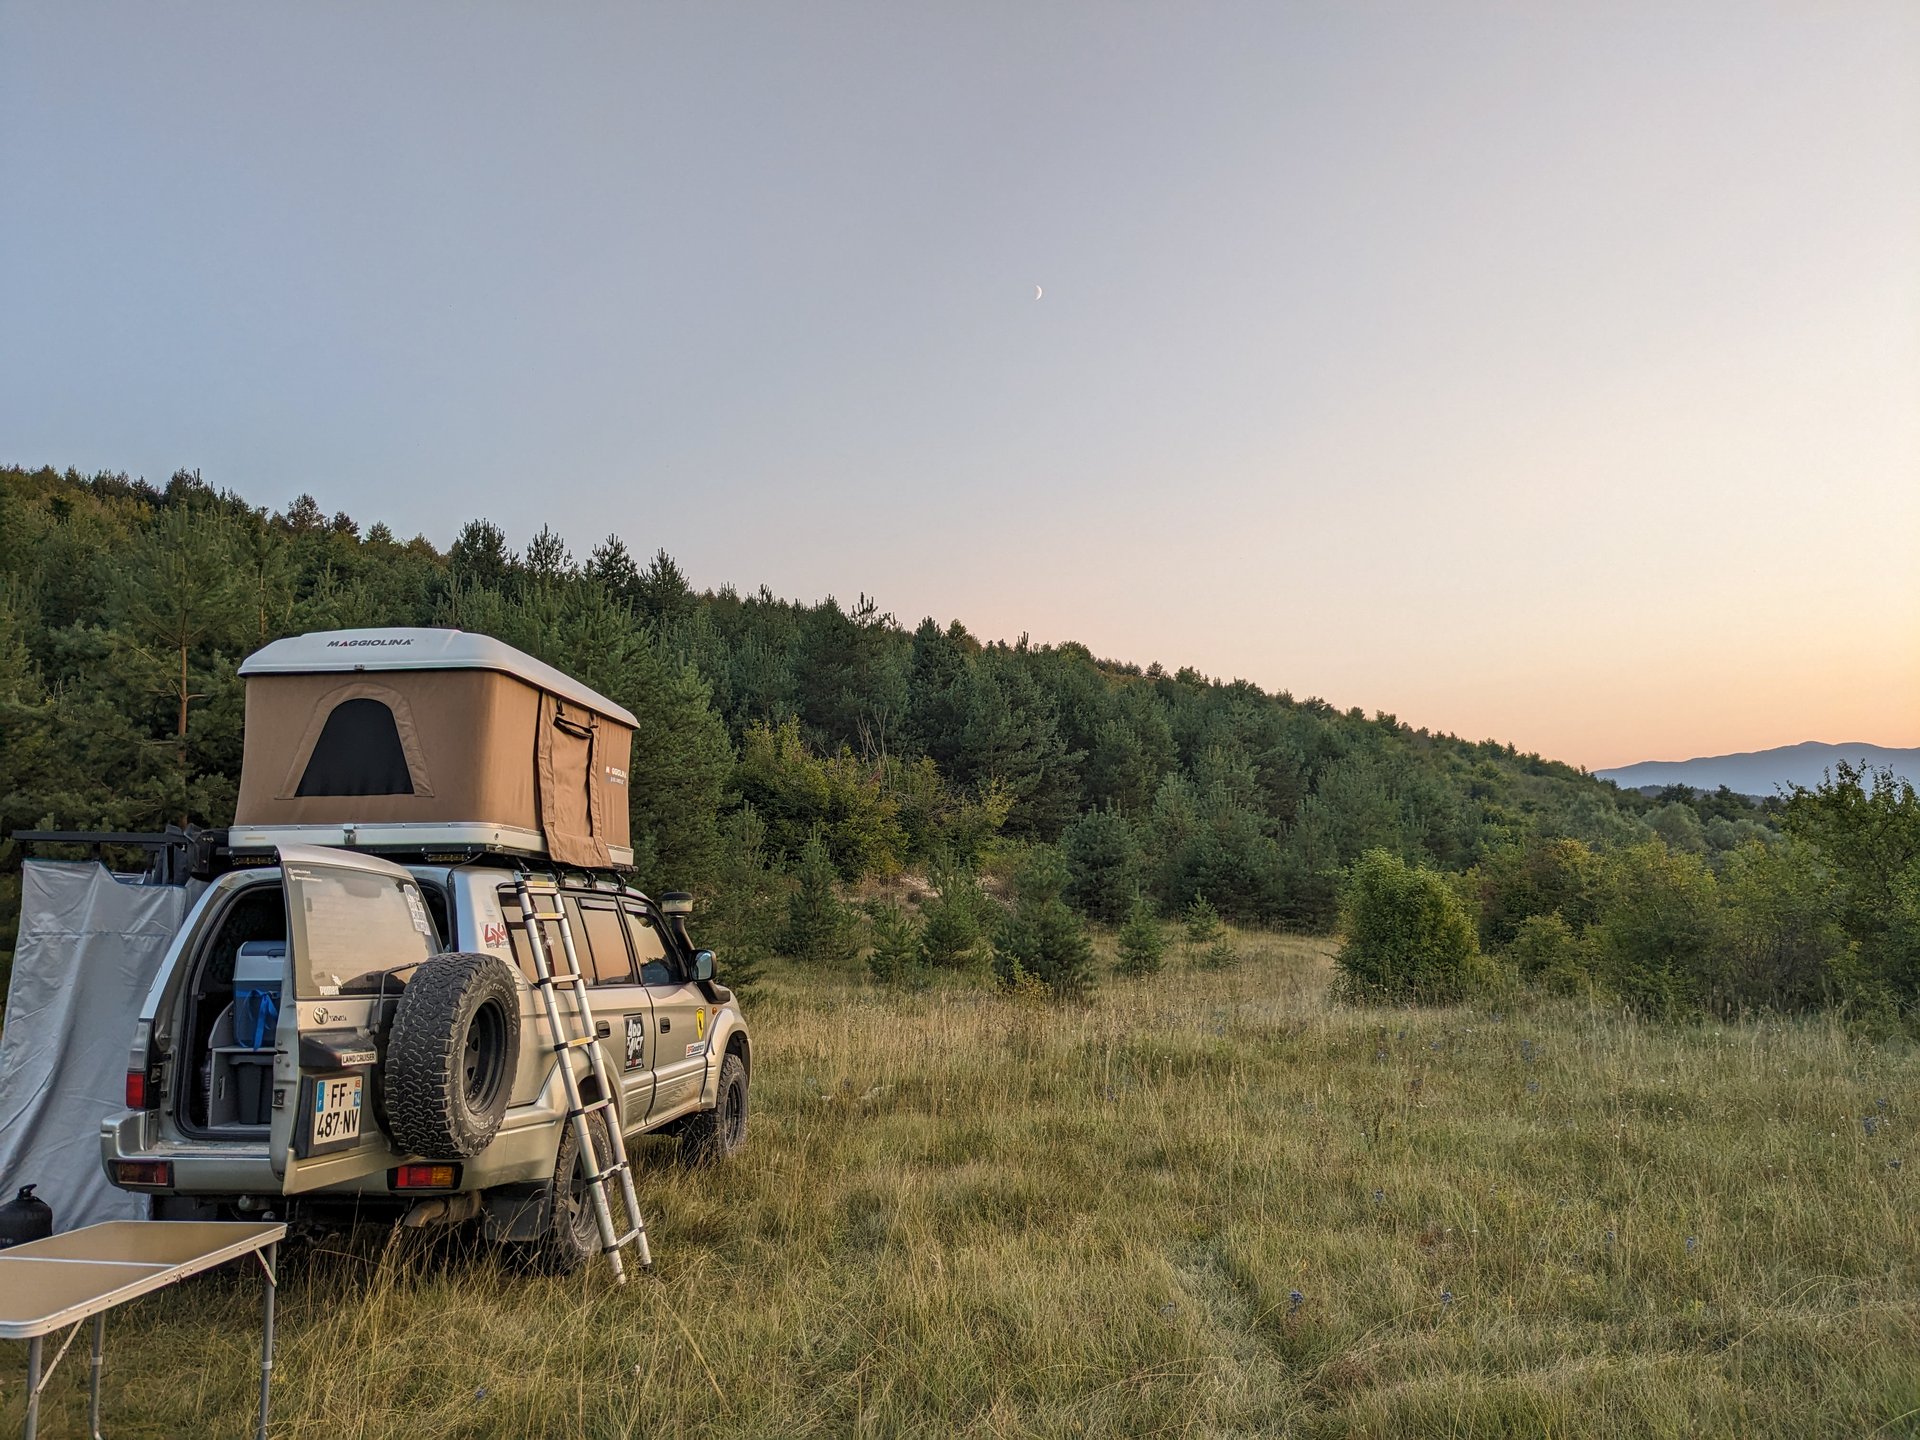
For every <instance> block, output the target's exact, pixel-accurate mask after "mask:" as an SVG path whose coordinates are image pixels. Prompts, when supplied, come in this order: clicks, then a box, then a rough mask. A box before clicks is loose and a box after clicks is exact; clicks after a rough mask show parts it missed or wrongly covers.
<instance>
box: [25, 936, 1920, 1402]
mask: <svg viewBox="0 0 1920 1440" xmlns="http://www.w3.org/2000/svg"><path fill="white" fill-rule="evenodd" d="M1243 948H1244V949H1245V950H1247V951H1248V952H1249V959H1248V960H1247V962H1246V963H1245V964H1243V965H1242V966H1241V967H1239V968H1238V969H1237V970H1232V971H1226V972H1218V973H1215V972H1198V971H1192V970H1187V969H1183V968H1181V967H1180V966H1179V964H1178V963H1177V962H1176V963H1175V965H1174V966H1173V968H1171V969H1170V970H1169V971H1168V972H1167V973H1166V974H1165V975H1163V976H1161V977H1159V978H1158V979H1157V980H1155V981H1152V982H1131V981H1129V982H1122V981H1109V982H1108V983H1106V984H1105V985H1103V987H1102V988H1101V990H1100V992H1099V994H1098V996H1097V997H1096V998H1095V999H1094V1000H1093V1002H1092V1003H1091V1004H1090V1005H1089V1006H1086V1007H1083V1008H1060V1007H1050V1006H1046V1005H1034V1004H1029V1003H1022V1002H1018V1001H1013V1000H1007V999H1003V998H1000V997H998V996H995V995H992V994H989V993H987V992H986V991H983V990H977V989H935V990H930V991H925V992H920V993H917V994H903V995H894V994H884V993H880V992H876V991H874V990H873V989H871V988H870V987H865V986H862V985H859V984H857V983H855V982H853V981H851V980H847V981H838V980H835V981H826V982H822V981H819V980H817V979H811V978H809V979H805V980H802V979H800V978H797V977H795V976H793V975H792V974H791V973H782V974H780V975H777V976H776V977H775V978H774V980H773V981H772V982H770V983H769V985H768V987H767V990H766V993H765V994H764V995H763V996H762V997H761V998H760V999H759V1001H758V1003H757V1005H756V1007H755V1009H754V1011H753V1019H754V1021H755V1023H756V1026H757V1031H756V1068H755V1073H754V1083H753V1104H754V1110H753V1121H752V1125H753V1128H752V1135H751V1139H750V1143H749V1146H748V1149H747V1151H746V1153H745V1154H744V1155H743V1156H741V1157H740V1158H739V1159H738V1160H737V1161H736V1162H734V1163H732V1164H731V1165H729V1166H727V1167H725V1168H723V1169H721V1170H718V1171H714V1172H706V1173H699V1172H693V1173H689V1172H683V1171H681V1170H679V1169H677V1168H675V1167H674V1166H673V1165H672V1164H671V1163H670V1161H669V1159H668V1152H666V1151H665V1150H664V1149H659V1150H647V1151H644V1152H643V1153H644V1154H645V1155H646V1156H647V1159H648V1162H649V1163H648V1165H647V1167H646V1168H645V1170H644V1171H643V1174H642V1176H641V1195H642V1201H643V1204H644V1205H645V1206H646V1207H647V1210H648V1220H649V1223H650V1227H651V1231H652V1235H653V1240H654V1251H655V1255H656V1268H655V1273H654V1274H653V1275H652V1276H651V1277H648V1278H646V1279H644V1280H642V1281H640V1282H637V1283H635V1284H633V1285H631V1286H629V1287H628V1288H627V1289H626V1290H624V1291H613V1290H609V1289H606V1288H604V1287H603V1285H602V1284H601V1283H600V1277H599V1276H597V1275H596V1276H591V1277H584V1278H577V1279H573V1280H566V1281H553V1280H529V1279H525V1278H522V1277H520V1276H518V1275H516V1274H514V1273H512V1272H511V1271H509V1270H504V1269H502V1268H500V1267H499V1266H498V1265H496V1264H495V1263H494V1261H493V1260H491V1259H490V1258H488V1257H487V1256H485V1255H484V1254H481V1255H472V1254H467V1253H463V1252H461V1251H459V1250H457V1249H456V1248H454V1247H450V1246H449V1245H447V1244H446V1243H444V1242H441V1243H439V1244H435V1243H432V1242H430V1241H426V1240H422V1239H421V1238H420V1237H418V1236H408V1237H405V1238H404V1239H400V1240H393V1239H391V1238H390V1237H389V1236H388V1235H386V1234H383V1233H380V1232H365V1233H362V1234H360V1235H358V1236H356V1237H354V1238H353V1239H352V1240H351V1241H349V1242H346V1243H341V1244H332V1245H326V1246H322V1247H318V1248H309V1249H308V1250H306V1251H305V1252H304V1253H302V1254H299V1255H296V1256H295V1257H293V1258H292V1259H290V1261H289V1262H288V1265H287V1268H286V1276H285V1284H284V1287H283V1291H282V1307H281V1315H282V1332H281V1339H280V1346H279V1368H278V1372H277V1378H276V1387H275V1388H276V1408H277V1411H278V1415H279V1417H280V1418H279V1419H278V1420H277V1422H276V1424H275V1429H274V1433H275V1434H276V1435H280V1436H287V1437H293V1436H301V1437H307V1436H312V1437H320V1436H325V1437H329V1440H336V1437H356V1436H387V1435H395V1436H401V1435H404V1436H408V1437H414V1440H434V1437H447V1436H466V1435H514V1436H616V1435H619V1436H625V1435H634V1436H676V1435H755V1436H769V1437H776V1436H777V1437H790V1436H815V1435H819V1436H829V1435H830V1436H840V1435H873V1436H887V1435H927V1436H941V1435H952V1434H959V1435H973V1436H1012V1435H1030V1434H1031V1435H1081V1434H1104V1435H1180V1436H1228V1435H1235V1436H1239V1435H1248V1436H1251V1435H1299V1436H1340V1435H1377V1436H1402V1435H1577V1434H1578V1435H1589V1434H1591V1435H1598V1434H1604V1435H1609V1436H1611V1435H1676V1436H1678V1435H1728V1436H1809V1435H1844V1436H1855V1435H1872V1434H1880V1435H1920V1188H1916V1187H1920V1145H1916V1143H1915V1130H1914V1125H1915V1121H1916V1118H1920V1055H1916V1054H1915V1053H1914V1052H1913V1051H1912V1050H1911V1049H1901V1048H1897V1047H1896V1048H1889V1047H1886V1046H1879V1047H1875V1046H1872V1045H1869V1044H1867V1043H1865V1042H1863V1041H1859V1040H1855V1039H1850V1038H1849V1037H1848V1036H1847V1035H1846V1034H1845V1033H1844V1032H1843V1031H1842V1030H1840V1029H1839V1028H1837V1027H1835V1026H1833V1025H1830V1024H1827V1023H1819V1022H1815V1023H1808V1024H1794V1025H1777V1024H1766V1025H1745V1026H1737V1027H1727V1026H1718V1025H1705V1026H1702V1027H1699V1028H1696V1029H1687V1030H1675V1029H1662V1028H1657V1027H1649V1026H1644V1025H1639V1024H1635V1023H1632V1022H1630V1021H1628V1020H1625V1019H1622V1018H1620V1017H1618V1016H1617V1015H1614V1014H1612V1013H1610V1012H1598V1011H1596V1012H1589V1011H1587V1010H1584V1009H1579V1008H1572V1007H1563V1006H1560V1005H1554V1006H1550V1007H1545V1008H1542V1007H1539V1006H1532V1005H1529V1006H1526V1007H1522V1008H1520V1009H1518V1010H1517V1012H1515V1013H1495V1012H1490V1011H1486V1010H1469V1009H1451V1010H1428V1011H1392V1012H1366V1011H1360V1010H1353V1009H1346V1008H1342V1007H1338V1006H1334V1005H1331V1004H1330V1003H1329V1002H1328V1001H1327V999H1326V998H1325V997H1326V990H1327V981H1328V977H1329V965H1328V960H1327V950H1326V947H1325V946H1324V945H1323V944H1321V943H1319V942H1307V941H1294V940H1280V939H1272V938H1263V937H1247V938H1246V940H1245V942H1244V945H1243ZM256 1296H257V1287H256V1284H255V1282H253V1281H252V1280H248V1279H238V1278H236V1279H233V1280H230V1281H229V1280H213V1281H205V1282H198V1283H196V1284H194V1285H193V1286H192V1287H191V1288H190V1289H187V1290H185V1291H182V1292H178V1294H177V1295H176V1297H174V1298H170V1299H151V1300H148V1301H145V1302H142V1303H140V1304H139V1305H136V1306H135V1307H132V1308H131V1309H129V1310H127V1311H122V1312H119V1314H118V1315H117V1316H116V1318H115V1320H114V1321H113V1322H112V1325H111V1328H110V1344H109V1351H108V1355H109V1369H108V1378H107V1392H108V1400H107V1404H108V1412H107V1413H108V1417H109V1420H110V1422H111V1423H110V1425H109V1427H108V1428H109V1433H111V1434H116V1435H120V1436H126V1435H165V1436H176V1435H209V1436H211V1435H234V1434H239V1433H242V1432H243V1431H245V1430H246V1429H247V1427H248V1426H249V1424H250V1418H249V1416H250V1406H251V1400H252V1393H253V1385H254V1383H255V1372H254V1370H253V1368H252V1366H253V1362H254V1354H253V1349H252V1346H253V1343H254V1337H255V1334H256V1325H257V1316H256V1307H257V1299H256ZM10 1348H12V1349H14V1350H18V1349H19V1348H20V1347H18V1346H14V1347H10ZM81 1348H84V1347H81ZM7 1358H8V1368H7V1369H6V1370H5V1371H4V1372H0V1373H3V1375H4V1380H5V1384H6V1405H5V1407H4V1410H0V1426H15V1427H17V1425H18V1423H19V1418H20V1397H19V1377H20V1374H21V1365H20V1362H19V1359H18V1357H17V1356H9V1357H7ZM67 1366H68V1367H69V1368H67V1369H63V1371H62V1372H61V1374H60V1376H59V1377H58V1378H57V1379H56V1381H55V1383H54V1386H53V1389H52V1393H51V1397H50V1404H51V1410H50V1418H49V1419H48V1420H47V1421H46V1423H45V1424H44V1427H43V1433H46V1434H51V1435H77V1434H81V1433H83V1431H84V1376H85V1371H84V1360H82V1361H81V1363H80V1364H79V1365H78V1366H75V1362H74V1361H73V1360H72V1359H71V1358H70V1359H69V1360H68V1362H67Z"/></svg>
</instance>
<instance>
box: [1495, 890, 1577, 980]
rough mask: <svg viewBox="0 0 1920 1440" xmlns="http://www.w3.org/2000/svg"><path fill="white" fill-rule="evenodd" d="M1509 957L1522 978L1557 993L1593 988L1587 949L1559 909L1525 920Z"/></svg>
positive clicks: (1519, 927)
mask: <svg viewBox="0 0 1920 1440" xmlns="http://www.w3.org/2000/svg"><path fill="white" fill-rule="evenodd" d="M1507 958H1508V959H1509V960H1511V961H1512V962H1513V964H1514V968H1515V969H1516V970H1518V971H1519V975H1520V978H1521V979H1522V980H1524V981H1526V982H1527V983H1528V984H1529V985H1538V986H1540V987H1541V988H1542V989H1544V990H1550V991H1552V992H1553V993H1554V994H1556V995H1578V994H1582V993H1584V992H1586V991H1587V990H1589V989H1591V988H1592V980H1593V977H1592V976H1591V975H1590V974H1589V973H1588V968H1587V949H1586V947H1585V946H1584V945H1583V944H1582V943H1581V941H1580V937H1579V936H1577V935H1575V934H1574V933H1573V931H1572V929H1571V928H1569V927H1568V925H1567V922H1566V921H1565V920H1563V919H1561V918H1560V913H1559V911H1557V910H1556V911H1554V912H1553V913H1552V914H1549V915H1529V916H1527V918H1526V919H1524V920H1522V921H1521V922H1520V924H1519V925H1518V927H1517V928H1516V929H1515V930H1514V934H1513V941H1512V943H1511V944H1509V945H1508V946H1507Z"/></svg>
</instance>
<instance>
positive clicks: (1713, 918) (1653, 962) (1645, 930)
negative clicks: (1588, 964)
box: [1588, 840, 1722, 1020]
mask: <svg viewBox="0 0 1920 1440" xmlns="http://www.w3.org/2000/svg"><path fill="white" fill-rule="evenodd" d="M1588 933H1589V936H1590V937H1591V939H1592V941H1593V956H1594V959H1593V969H1594V974H1595V975H1596V976H1597V977H1598V979H1599V980H1600V982H1601V983H1602V984H1603V985H1604V986H1605V987H1606V988H1607V989H1609V990H1611V991H1612V992H1613V993H1614V994H1616V995H1618V996H1620V997H1621V998H1622V999H1624V1000H1625V1001H1627V1003H1628V1004H1630V1005H1632V1006H1633V1007H1634V1008H1635V1009H1636V1010H1638V1011H1640V1012H1641V1013H1642V1014H1646V1015H1652V1016H1656V1017H1658V1018H1660V1019H1665V1020H1674V1019H1679V1018H1682V1017H1683V1016H1687V1015H1691V1014H1695V1013H1697V1011H1698V1009H1699V1006H1700V1002H1701V1001H1702V1000H1703V999H1705V998H1706V995H1707V992H1708V989H1709V986H1708V976H1709V974H1710V972H1711V969H1712V967H1713V964H1714V961H1715V953H1716V951H1717V950H1718V948H1719V945H1720V939H1721V933H1722V931H1721V911H1720V900H1719V896H1718V895H1717V894H1716V893H1715V889H1714V883H1713V876H1712V874H1711V873H1710V872H1709V871H1708V870H1707V867H1706V864H1705V862H1703V861H1702V860H1700V859H1699V858H1698V857H1697V856H1693V855H1679V854H1675V853H1674V852H1673V851H1671V850H1669V849H1668V848H1667V847H1666V846H1665V845H1664V844H1662V843H1661V842H1660V841H1658V840H1650V841H1647V842H1645V843H1644V844H1640V845H1631V846H1629V847H1627V848H1626V849H1625V850H1622V851H1621V852H1620V853H1619V855H1618V856H1616V857H1615V860H1614V873H1613V877H1612V895H1611V897H1610V898H1609V899H1608V901H1607V902H1606V905H1605V907H1604V908H1603V909H1602V911H1601V914H1600V919H1599V921H1598V923H1596V924H1595V925H1594V926H1592V927H1591V928H1590V930H1589V932H1588Z"/></svg>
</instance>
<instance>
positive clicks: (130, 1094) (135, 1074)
mask: <svg viewBox="0 0 1920 1440" xmlns="http://www.w3.org/2000/svg"><path fill="white" fill-rule="evenodd" d="M146 1108H147V1072H146V1071H144V1070H129V1071H127V1109H129V1110H144V1109H146Z"/></svg>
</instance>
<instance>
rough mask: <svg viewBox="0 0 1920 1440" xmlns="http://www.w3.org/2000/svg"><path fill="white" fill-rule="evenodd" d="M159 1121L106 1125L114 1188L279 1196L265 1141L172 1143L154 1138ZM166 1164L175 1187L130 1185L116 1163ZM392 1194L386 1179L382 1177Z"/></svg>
mask: <svg viewBox="0 0 1920 1440" xmlns="http://www.w3.org/2000/svg"><path fill="white" fill-rule="evenodd" d="M153 1126H154V1121H153V1120H152V1119H151V1118H150V1117H149V1116H148V1115H147V1114H145V1113H142V1112H141V1111H138V1110H123V1111H121V1112H120V1113H119V1114H118V1115H109V1116H108V1117H107V1118H106V1120H104V1121H103V1122H102V1123H101V1126H100V1163H101V1165H102V1166H103V1167H104V1168H105V1169H106V1172H107V1179H108V1181H109V1182H110V1183H112V1184H114V1185H118V1186H119V1187H120V1188H121V1189H123V1190H132V1191H136V1192H138V1193H140V1194H143V1195H278V1194H279V1193H280V1176H279V1173H278V1172H277V1171H275V1170H274V1168H273V1158H272V1156H271V1155H269V1154H268V1152H267V1146H266V1144H265V1143H264V1142H262V1143H259V1144H253V1143H250V1142H236V1141H232V1140H221V1141H213V1140H169V1139H166V1138H163V1137H159V1136H155V1135H152V1134H151V1133H150V1130H151V1129H152V1128H153ZM121 1160H146V1161H156V1160H157V1161H165V1162H167V1163H168V1164H170V1165H172V1166H173V1183H172V1184H171V1185H127V1184H123V1183H122V1182H121V1181H120V1179H119V1172H118V1170H117V1168H116V1164H115V1162H116V1161H121ZM379 1180H380V1188H381V1189H382V1190H385V1189H386V1176H385V1175H384V1174H382V1175H381V1176H380V1177H379Z"/></svg>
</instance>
